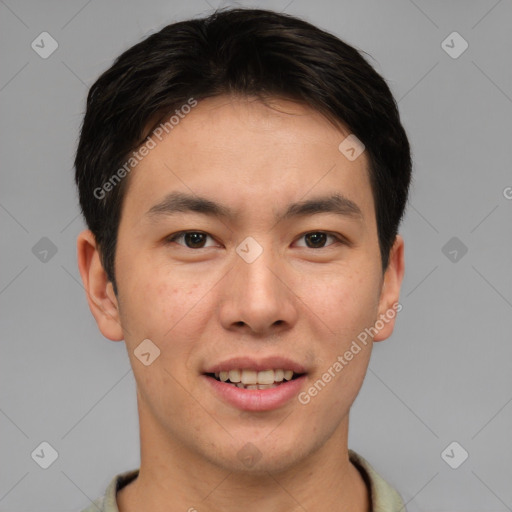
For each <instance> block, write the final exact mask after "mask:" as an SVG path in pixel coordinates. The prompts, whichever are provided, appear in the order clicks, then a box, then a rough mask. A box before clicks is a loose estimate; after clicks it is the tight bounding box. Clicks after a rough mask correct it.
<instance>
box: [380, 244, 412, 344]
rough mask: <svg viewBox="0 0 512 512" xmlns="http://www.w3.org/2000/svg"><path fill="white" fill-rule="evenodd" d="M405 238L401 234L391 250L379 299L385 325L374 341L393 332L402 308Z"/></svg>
mask: <svg viewBox="0 0 512 512" xmlns="http://www.w3.org/2000/svg"><path fill="white" fill-rule="evenodd" d="M404 270H405V264H404V240H403V238H402V237H401V236H400V235H397V236H396V238H395V243H394V244H393V247H392V248H391V251H390V252H389V263H388V267H387V269H386V271H385V272H384V280H383V284H382V290H381V293H380V299H379V310H378V313H379V317H378V319H377V321H378V320H381V321H382V323H384V327H383V328H382V329H380V330H379V332H378V333H377V334H376V335H375V337H374V338H373V341H383V340H385V339H386V338H388V337H389V336H391V333H392V332H393V329H394V327H395V319H396V315H397V313H398V312H399V311H400V310H401V309H402V305H401V304H400V303H399V299H400V286H401V285H402V279H403V277H404Z"/></svg>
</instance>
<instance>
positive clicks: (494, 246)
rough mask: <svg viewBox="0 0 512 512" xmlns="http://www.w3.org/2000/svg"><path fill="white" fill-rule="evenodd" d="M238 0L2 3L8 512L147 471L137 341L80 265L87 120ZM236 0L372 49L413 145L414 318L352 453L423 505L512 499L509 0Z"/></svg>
mask: <svg viewBox="0 0 512 512" xmlns="http://www.w3.org/2000/svg"><path fill="white" fill-rule="evenodd" d="M223 5H227V4H226V3H220V4H217V3H216V2H215V0H208V1H204V0H200V1H199V0H198V1H190V2H184V1H181V2H178V1H169V0H167V1H164V0H152V1H146V2H141V1H133V0H132V1H129V2H127V1H126V2H118V1H114V0H109V1H99V0H90V1H86V0H76V1H75V0H73V1H68V2H62V1H41V2H36V1H23V0H19V1H15V0H5V1H2V0H0V34H1V35H0V38H1V39H0V40H1V45H0V55H1V62H2V68H1V77H0V106H1V112H2V114H1V118H0V119H1V121H0V128H1V138H0V151H1V162H2V166H1V173H2V176H1V180H2V187H1V190H0V225H1V230H2V231H1V232H2V236H1V251H2V260H1V261H2V264H1V266H0V308H1V312H2V315H1V326H0V333H1V343H2V356H1V358H0V379H1V381H0V393H1V395H0V397H1V401H0V429H1V433H2V434H1V441H0V443H1V444H0V461H1V465H0V510H1V511H2V512H7V511H9V512H11V511H12V512H22V511H34V512H35V511H38V512H43V511H52V512H58V511H65V510H66V511H70V510H74V511H75V510H76V511H78V510H81V509H82V508H84V507H85V506H86V505H88V504H89V503H90V499H94V498H96V497H97V496H99V495H100V494H102V493H103V492H104V490H105V488H106V486H107V484H108V483H109V482H110V480H111V478H112V477H113V476H114V474H116V473H119V472H121V471H125V470H127V469H131V468H135V467H138V465H139V441H138V423H137V412H136V400H135V384H134V379H133V374H132V372H131V369H130V365H129V361H128V357H127V355H126V353H125V347H124V344H123V343H122V342H121V343H113V342H111V341H108V340H106V339H104V338H103V337H102V336H101V334H100V333H99V331H98V330H97V327H96V324H95V322H94V320H93V318H92V315H91V314H90V312H89V309H88V306H87V303H86V299H85V293H84V290H83V288H82V285H81V281H80V277H79V273H78V269H77V265H76V249H75V239H76V236H77V234H78V233H79V231H80V230H81V229H82V228H83V223H82V220H81V218H80V216H79V215H78V211H79V210H78V206H77V198H76V192H75V190H74V184H73V170H72V162H73V156H74V151H75V147H76V142H77V136H78V128H79V124H80V122H81V118H82V115H83V111H84V104H85V96H86V93H87V89H88V87H89V86H90V85H91V84H92V83H93V82H94V80H95V79H96V78H97V77H98V75H99V74H100V73H101V72H102V71H103V70H104V69H106V68H107V67H108V66H110V64H111V62H112V60H113V59H114V58H115V57H116V56H117V55H118V54H119V53H121V52H122V51H123V50H124V49H126V48H127V47H128V46H130V45H132V44H134V43H136V42H138V41H140V40H141V39H142V38H143V37H144V36H145V35H147V34H149V33H150V32H153V31H155V30H157V29H159V28H161V27H163V26H164V25H166V24H168V23H171V22H173V21H178V20H182V19H185V18H187V17H192V16H198V15H202V14H206V13H209V12H211V11H212V9H213V8H214V7H218V6H223ZM237 5H242V6H256V5H257V6H261V7H268V8H271V9H275V10H278V11H283V10H284V11H285V12H287V13H290V14H295V15H299V16H302V17H304V18H306V19H307V20H309V21H311V22H312V23H315V24H317V25H319V26H320V27H322V28H324V29H327V30H329V31H332V32H334V33H335V34H337V35H338V36H339V37H341V38H342V39H344V40H346V41H347V42H348V43H350V44H353V45H354V46H356V47H357V48H359V49H362V50H364V51H366V52H368V53H369V54H370V55H371V56H372V58H373V60H371V63H372V64H373V65H374V66H375V67H376V69H377V71H379V72H380V73H382V74H383V75H384V77H385V78H386V79H387V80H388V83H389V84H390V87H391V88H392V91H393V93H394V94H395V96H396V98H397V101H398V102H399V107H400V111H401V115H402V118H403V123H404V126H405V128H406V130H407V132H408V135H409V137H410V141H411V144H412V150H413V156H414V163H415V179H414V184H413V188H412V193H411V199H410V205H409V207H408V210H407V216H406V219H405V222H404V224H403V227H402V234H403V235H404V237H405V239H406V258H407V269H406V276H405V282H404V285H403V292H402V298H401V302H402V304H403V310H402V312H401V313H400V315H399V318H398V324H397V328H396V331H395V333H394V335H393V337H392V338H391V339H390V340H388V341H385V342H383V343H379V344H376V346H375V350H374V353H373V356H372V360H371V364H370V369H369V371H368V375H367V378H366V381H365V383H364V385H363V389H362V391H361V393H360V395H359V397H358V398H357V400H356V402H355V405H354V407H353V411H352V417H351V431H350V447H351V448H353V449H355V450H356V451H358V452H359V453H361V454H362V455H363V456H364V457H366V458H367V459H368V460H369V461H370V462H371V463H372V464H373V466H374V467H375V468H376V469H377V470H378V471H379V472H381V474H382V475H383V476H384V477H385V478H386V479H387V480H388V481H389V482H390V483H391V484H393V485H395V486H396V487H397V488H398V489H399V491H400V492H401V494H402V496H403V497H404V500H405V501H406V502H407V509H408V511H409V512H415V511H439V512H441V511H446V510H452V511H468V512H469V511H475V512H476V511H483V510H485V511H496V512H498V511H505V510H512V486H511V485H510V483H511V481H512V470H511V469H510V466H511V463H512V441H511V440H512V435H511V433H512V403H511V401H512V371H511V366H512V364H511V361H512V345H511V342H510V341H511V334H510V333H511V322H510V318H511V313H512V310H511V308H512V291H511V290H512V270H511V269H512V237H511V231H512V222H511V213H512V200H511V199H510V198H512V188H507V187H512V172H511V164H510V163H511V161H512V139H511V136H512V129H511V122H510V120H511V116H512V99H511V97H512V66H511V64H512V62H511V60H512V59H511V54H512V30H511V26H512V25H511V22H512V2H511V1H510V0H500V1H496V0H481V1H462V0H461V1H431V2H427V1H420V0H415V1H414V2H413V1H412V0H393V1H387V2H381V1H377V0H375V1H369V0H365V1H359V2H356V1H350V2H349V1H338V2H334V1H326V0H324V1H320V2H316V3H313V2H307V1H302V0H292V1H291V2H290V1H289V0H282V1H281V0H279V1H278V0H275V1H267V2H259V3H258V2H252V3H249V2H240V3H238V4H237ZM43 31H47V32H49V33H50V34H51V36H52V37H53V38H54V39H55V40H56V41H57V42H58V45H59V46H58V49H57V50H56V51H55V52H54V53H53V54H52V55H51V56H50V57H48V58H47V59H43V58H41V57H40V56H39V55H38V53H36V52H35V51H34V50H33V49H32V48H31V43H32V41H34V40H36V42H37V41H38V40H39V41H40V39H37V38H38V36H39V34H41V32H43ZM453 31H457V32H458V33H459V34H460V35H461V36H462V37H463V38H464V39H465V40H466V41H467V42H468V44H469V47H468V49H467V50H466V51H465V52H464V53H463V54H462V55H460V56H459V57H458V58H453V57H452V56H450V55H449V54H448V53H447V52H446V51H445V49H444V47H443V46H442V42H443V41H444V40H445V39H446V38H447V36H448V35H449V34H451V33H452V32H453ZM452 39H453V38H452ZM446 44H447V45H449V46H452V47H453V48H451V52H452V53H453V52H454V51H458V50H460V49H461V48H462V46H461V40H460V39H454V40H453V42H452V40H451V39H448V40H447V42H446V43H445V45H446ZM45 47H46V48H48V47H49V46H48V44H46V45H45ZM43 237H47V238H48V239H49V240H51V242H52V243H53V244H54V245H55V248H56V249H57V252H56V253H55V254H52V250H51V249H52V246H51V245H50V244H49V242H48V241H47V240H43V241H41V242H40V239H41V238H43ZM452 237H457V239H458V240H456V241H455V242H453V241H452V242H451V244H450V245H448V247H446V248H445V249H443V247H444V246H445V244H446V243H447V242H448V241H449V240H450V239H451V238H452ZM38 243H39V245H36V244H38ZM462 244H463V245H462ZM34 246H35V247H36V248H35V249H33V247H34ZM464 247H466V248H467V253H466V254H464V255H463V249H464ZM44 250H47V251H49V252H47V253H44ZM454 251H456V252H454ZM43 441H46V442H48V443H49V444H50V445H51V446H52V447H53V448H54V449H55V450H56V451H57V452H58V455H59V456H58V458H57V460H56V461H55V462H54V463H53V464H52V465H51V466H50V467H49V468H48V469H46V470H44V469H42V468H41V467H39V465H38V464H36V462H35V461H34V460H33V458H32V457H31V454H32V452H33V451H34V450H35V449H36V448H37V447H38V446H39V445H40V443H41V442H43ZM453 441H457V442H458V443H459V444H460V445H461V446H462V447H463V449H465V450H466V451H467V452H468V453H469V458H468V459H467V460H466V461H465V462H464V463H463V464H462V465H460V467H458V469H452V468H451V467H450V466H449V465H448V464H447V463H446V462H445V460H443V458H442V457H441V453H442V452H443V450H444V449H445V448H446V447H447V446H448V445H449V444H450V443H451V442H453ZM47 453H48V451H47ZM449 454H450V458H451V460H452V461H457V460H458V458H459V457H460V454H461V449H460V448H456V449H455V450H454V451H453V452H451V451H449Z"/></svg>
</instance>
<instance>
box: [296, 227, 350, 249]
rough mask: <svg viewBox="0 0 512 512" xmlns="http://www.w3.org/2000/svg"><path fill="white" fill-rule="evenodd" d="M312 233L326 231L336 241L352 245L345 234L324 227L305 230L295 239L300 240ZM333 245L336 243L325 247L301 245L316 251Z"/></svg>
mask: <svg viewBox="0 0 512 512" xmlns="http://www.w3.org/2000/svg"><path fill="white" fill-rule="evenodd" d="M312 233H324V234H326V235H327V236H331V237H333V238H334V239H335V240H336V242H338V243H340V244H344V245H350V242H349V241H348V240H347V239H346V238H345V237H344V236H343V235H340V234H339V233H334V232H332V231H325V230H322V229H313V230H311V229H310V230H309V231H305V232H304V233H302V234H301V235H299V236H298V237H297V238H296V239H295V240H296V241H297V240H300V239H301V238H304V237H305V236H306V235H310V234H312ZM331 245H334V244H329V245H326V246H324V247H317V248H315V247H307V246H306V245H304V246H300V247H304V248H305V249H312V250H314V251H318V250H320V249H325V248H327V247H330V246H331Z"/></svg>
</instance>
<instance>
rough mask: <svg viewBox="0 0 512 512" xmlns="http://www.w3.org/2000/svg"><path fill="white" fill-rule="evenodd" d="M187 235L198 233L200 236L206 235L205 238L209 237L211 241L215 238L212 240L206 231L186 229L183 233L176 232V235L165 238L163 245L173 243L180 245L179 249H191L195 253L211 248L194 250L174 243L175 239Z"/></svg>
mask: <svg viewBox="0 0 512 512" xmlns="http://www.w3.org/2000/svg"><path fill="white" fill-rule="evenodd" d="M188 233H200V234H202V235H206V236H207V237H210V238H211V239H212V240H215V238H213V236H212V235H210V234H209V233H206V231H201V230H197V229H186V230H183V231H177V232H176V233H173V234H171V235H169V236H166V237H165V239H164V243H166V244H170V243H171V242H175V243H177V244H178V245H180V246H181V247H184V248H185V249H192V250H195V251H197V250H198V249H208V247H212V246H207V247H198V248H197V249H194V248H193V247H187V246H186V245H185V244H180V243H178V242H176V239H178V238H180V237H182V236H185V235H186V234H188ZM215 241H216V240H215Z"/></svg>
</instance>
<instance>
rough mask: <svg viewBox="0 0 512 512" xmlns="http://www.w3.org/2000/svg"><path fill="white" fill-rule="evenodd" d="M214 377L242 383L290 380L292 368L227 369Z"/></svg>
mask: <svg viewBox="0 0 512 512" xmlns="http://www.w3.org/2000/svg"><path fill="white" fill-rule="evenodd" d="M215 377H217V378H218V379H220V380H221V381H222V382H226V381H227V380H228V379H229V380H230V381H231V382H234V383H237V382H241V383H242V384H273V383H274V382H282V381H283V379H284V380H291V378H292V377H293V371H292V370H281V369H278V370H263V371H261V372H258V371H256V370H229V371H223V372H219V373H216V374H215Z"/></svg>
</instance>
